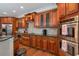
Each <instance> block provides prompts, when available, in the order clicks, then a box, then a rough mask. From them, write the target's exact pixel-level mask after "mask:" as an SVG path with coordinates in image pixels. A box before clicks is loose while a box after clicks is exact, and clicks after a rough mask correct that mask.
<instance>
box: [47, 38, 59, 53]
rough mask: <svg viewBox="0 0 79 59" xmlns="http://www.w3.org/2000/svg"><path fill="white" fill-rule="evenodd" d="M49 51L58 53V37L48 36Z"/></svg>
mask: <svg viewBox="0 0 79 59" xmlns="http://www.w3.org/2000/svg"><path fill="white" fill-rule="evenodd" d="M48 39H49V40H48V51H49V52H52V53H56V54H57V53H58V46H57V38H52V37H50V38H48Z"/></svg>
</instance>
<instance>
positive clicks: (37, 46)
mask: <svg viewBox="0 0 79 59" xmlns="http://www.w3.org/2000/svg"><path fill="white" fill-rule="evenodd" d="M36 48H38V49H41V48H42V38H41V36H36Z"/></svg>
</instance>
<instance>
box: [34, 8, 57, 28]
mask: <svg viewBox="0 0 79 59" xmlns="http://www.w3.org/2000/svg"><path fill="white" fill-rule="evenodd" d="M34 23H35V27H43V28H50V27H57V26H58V18H57V10H56V9H55V10H49V11H45V12H41V13H38V14H36V16H35V22H34Z"/></svg>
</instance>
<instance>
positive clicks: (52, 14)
mask: <svg viewBox="0 0 79 59" xmlns="http://www.w3.org/2000/svg"><path fill="white" fill-rule="evenodd" d="M57 26H58V18H57V10H53V11H51V12H50V27H57Z"/></svg>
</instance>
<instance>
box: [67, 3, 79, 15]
mask: <svg viewBox="0 0 79 59" xmlns="http://www.w3.org/2000/svg"><path fill="white" fill-rule="evenodd" d="M78 5H79V4H78V3H66V14H67V15H68V14H72V13H75V12H78V8H79V7H78Z"/></svg>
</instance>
